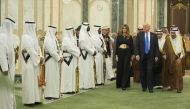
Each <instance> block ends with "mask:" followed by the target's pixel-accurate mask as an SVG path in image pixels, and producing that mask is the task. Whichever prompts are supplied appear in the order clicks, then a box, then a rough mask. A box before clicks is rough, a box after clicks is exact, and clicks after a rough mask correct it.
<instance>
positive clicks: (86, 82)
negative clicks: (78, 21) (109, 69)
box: [79, 23, 96, 89]
mask: <svg viewBox="0 0 190 109" xmlns="http://www.w3.org/2000/svg"><path fill="white" fill-rule="evenodd" d="M89 31H90V27H89V24H88V23H83V24H82V26H81V30H80V33H79V47H80V51H81V56H80V58H79V72H80V76H79V77H80V88H81V89H91V88H95V78H94V69H93V66H94V59H93V58H94V57H93V56H95V55H96V51H95V48H94V45H93V42H92V38H91V36H90V35H89Z"/></svg>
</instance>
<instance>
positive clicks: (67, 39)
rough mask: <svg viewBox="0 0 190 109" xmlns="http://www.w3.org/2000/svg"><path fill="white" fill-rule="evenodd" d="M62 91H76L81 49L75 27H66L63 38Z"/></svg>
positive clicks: (69, 92) (70, 92)
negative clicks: (78, 45)
mask: <svg viewBox="0 0 190 109" xmlns="http://www.w3.org/2000/svg"><path fill="white" fill-rule="evenodd" d="M62 55H63V59H64V61H63V62H62V65H61V93H68V94H72V93H74V92H76V85H77V84H76V67H77V61H78V57H79V55H80V50H79V48H78V47H77V42H76V37H75V35H74V28H73V27H70V28H66V29H65V35H64V36H63V40H62Z"/></svg>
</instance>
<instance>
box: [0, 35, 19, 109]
mask: <svg viewBox="0 0 190 109" xmlns="http://www.w3.org/2000/svg"><path fill="white" fill-rule="evenodd" d="M10 40H11V39H10ZM7 41H8V40H7V34H0V51H1V52H0V66H1V70H2V71H8V75H7V76H4V75H3V74H2V71H0V109H15V108H16V105H15V96H14V85H13V84H14V81H13V73H14V72H13V71H14V65H12V63H10V62H12V61H13V60H11V59H13V58H14V56H13V54H11V53H14V49H13V52H10V51H12V50H11V49H12V48H8V47H9V45H11V44H13V43H12V41H11V42H9V43H7ZM11 56H13V57H11ZM9 64H10V65H9Z"/></svg>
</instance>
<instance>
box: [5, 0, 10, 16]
mask: <svg viewBox="0 0 190 109" xmlns="http://www.w3.org/2000/svg"><path fill="white" fill-rule="evenodd" d="M8 4H9V0H5V17H8V12H9V8H8Z"/></svg>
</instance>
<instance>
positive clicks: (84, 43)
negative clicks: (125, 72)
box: [21, 22, 115, 106]
mask: <svg viewBox="0 0 190 109" xmlns="http://www.w3.org/2000/svg"><path fill="white" fill-rule="evenodd" d="M103 31H104V32H103V33H104V34H102V28H101V26H98V25H94V26H93V28H92V29H91V28H90V26H89V24H88V23H83V24H82V25H81V26H79V27H78V28H77V29H74V28H73V27H67V28H65V31H64V35H63V38H62V44H59V42H58V40H57V38H56V32H57V30H56V27H54V26H48V28H47V31H46V34H45V39H44V44H43V47H42V49H40V46H39V43H38V39H37V36H36V32H35V22H25V30H24V34H23V36H22V41H21V51H22V57H21V60H22V61H21V62H22V63H21V64H22V65H21V66H22V74H23V81H22V82H23V103H24V105H26V106H34V105H36V104H40V103H41V96H42V94H44V95H43V96H44V98H45V99H47V100H52V99H58V98H59V97H60V95H61V94H74V93H76V92H78V91H79V89H84V90H86V89H87V90H88V89H93V88H95V86H96V85H103V84H105V80H112V79H113V78H115V74H114V70H113V69H112V58H111V55H112V48H111V39H110V37H109V28H108V27H105V28H104V29H103ZM104 58H105V63H106V64H105V66H106V67H105V68H106V69H105V70H104ZM42 65H43V66H44V67H45V68H44V70H45V71H44V72H45V73H44V72H43V73H42V71H41V70H40V69H41V66H42ZM42 79H44V80H42ZM42 86H43V87H44V91H43V92H44V93H42V91H41V88H42Z"/></svg>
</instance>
